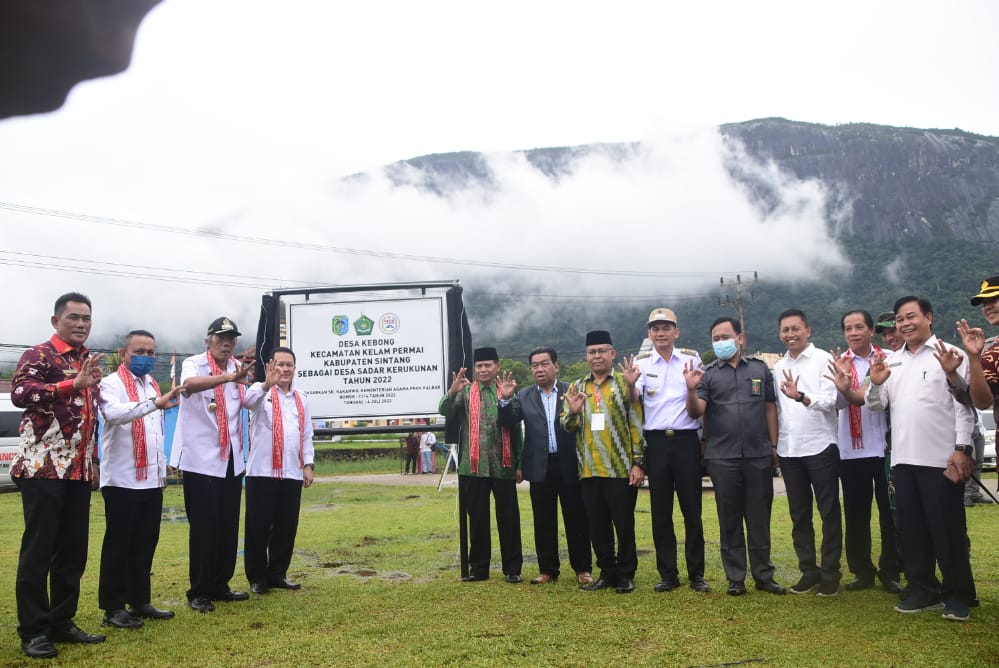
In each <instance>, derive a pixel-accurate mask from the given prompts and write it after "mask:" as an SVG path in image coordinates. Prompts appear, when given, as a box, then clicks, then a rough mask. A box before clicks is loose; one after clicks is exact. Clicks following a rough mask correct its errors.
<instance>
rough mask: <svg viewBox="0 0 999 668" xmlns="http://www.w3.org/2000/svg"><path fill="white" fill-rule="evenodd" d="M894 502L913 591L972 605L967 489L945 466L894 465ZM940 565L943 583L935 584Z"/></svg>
mask: <svg viewBox="0 0 999 668" xmlns="http://www.w3.org/2000/svg"><path fill="white" fill-rule="evenodd" d="M894 479H895V499H896V503H897V505H898V521H899V540H900V545H901V548H902V555H903V558H904V562H903V563H904V564H905V577H906V579H907V580H908V582H909V587H911V588H918V589H922V590H924V591H925V592H929V593H930V594H932V595H935V594H937V593H939V594H940V597H941V598H942V599H943V600H944V601H945V602H947V601H950V600H959V601H962V602H963V603H965V604H969V603H971V601H972V599H974V597H975V593H974V591H975V583H974V579H973V578H972V575H971V561H970V558H969V554H968V532H967V524H966V521H965V514H964V485H963V484H955V483H952V482H951V481H949V480H947V478H945V477H944V476H943V469H942V468H934V467H930V466H912V465H908V464H896V465H895V468H894ZM937 566H939V567H940V574H941V575H942V576H943V582H942V583H941V582H940V581H939V580H937V576H936V567H937Z"/></svg>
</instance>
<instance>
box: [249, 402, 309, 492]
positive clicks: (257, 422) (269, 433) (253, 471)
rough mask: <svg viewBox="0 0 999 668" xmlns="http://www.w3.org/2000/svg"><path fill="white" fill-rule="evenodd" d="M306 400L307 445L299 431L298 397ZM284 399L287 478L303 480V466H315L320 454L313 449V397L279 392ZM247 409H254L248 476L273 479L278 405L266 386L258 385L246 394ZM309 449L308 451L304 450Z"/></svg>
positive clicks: (283, 463)
mask: <svg viewBox="0 0 999 668" xmlns="http://www.w3.org/2000/svg"><path fill="white" fill-rule="evenodd" d="M296 392H297V393H298V395H299V396H300V397H302V408H304V409H305V440H304V443H303V441H302V439H301V437H300V432H299V430H298V420H299V417H298V402H296V401H295V393H296ZM278 397H279V398H280V399H281V424H282V428H283V429H284V448H283V450H282V460H281V461H282V467H283V469H282V471H281V476H282V477H283V478H287V479H291V480H302V465H304V464H312V463H313V462H314V461H315V458H316V450H315V447H314V446H313V445H312V414H311V413H310V411H309V397H308V395H307V394H305V393H304V392H299V391H298V390H295V389H292V391H291V392H282V391H281V388H278ZM246 407H247V408H249V409H250V411H251V414H250V458H249V459H248V460H247V462H246V475H248V476H250V477H254V478H273V477H275V476H274V461H273V458H272V453H273V448H274V405H273V403H272V402H271V392H270V390H267V391H266V392H265V391H264V389H263V384H262V383H254V384H253V385H251V386H250V387H249V389H247V390H246ZM303 445H304V446H305V447H304V449H303V448H302V446H303ZM299 450H301V451H302V463H301V464H299V461H298V453H299Z"/></svg>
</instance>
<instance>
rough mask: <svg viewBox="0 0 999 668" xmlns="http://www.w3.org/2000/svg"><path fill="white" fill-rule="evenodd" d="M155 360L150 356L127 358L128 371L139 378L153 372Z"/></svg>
mask: <svg viewBox="0 0 999 668" xmlns="http://www.w3.org/2000/svg"><path fill="white" fill-rule="evenodd" d="M155 363H156V358H155V357H153V356H152V355H132V356H131V357H129V358H128V370H129V371H131V372H132V373H134V374H135V375H136V376H138V377H139V378H141V377H143V376H145V375H146V374H147V373H149V372H150V371H152V370H153V364H155Z"/></svg>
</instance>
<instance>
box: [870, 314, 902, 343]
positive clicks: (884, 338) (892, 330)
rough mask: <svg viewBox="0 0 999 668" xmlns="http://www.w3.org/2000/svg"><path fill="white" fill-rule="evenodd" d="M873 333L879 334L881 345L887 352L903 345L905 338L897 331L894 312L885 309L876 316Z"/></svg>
mask: <svg viewBox="0 0 999 668" xmlns="http://www.w3.org/2000/svg"><path fill="white" fill-rule="evenodd" d="M874 333H875V334H880V335H881V345H883V346H884V347H885V348H887V349H888V351H889V352H891V351H895V350H898V349H899V348H901V347H902V346H904V345H905V339H903V338H902V335H901V334H899V333H898V328H897V327H896V326H895V314H894V313H892V312H891V311H885V312H884V313H882V314H881V315H879V316H878V322H877V324H875V325H874Z"/></svg>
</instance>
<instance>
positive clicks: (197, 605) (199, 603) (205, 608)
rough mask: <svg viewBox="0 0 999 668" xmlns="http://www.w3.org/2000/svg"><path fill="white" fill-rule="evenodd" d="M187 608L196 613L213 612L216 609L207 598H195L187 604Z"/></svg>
mask: <svg viewBox="0 0 999 668" xmlns="http://www.w3.org/2000/svg"><path fill="white" fill-rule="evenodd" d="M187 606H188V607H189V608H191V610H194V611H195V612H211V611H212V610H214V609H215V604H213V603H212V602H211V601H210V600H209V599H208V598H207V597H206V596H195V597H194V598H192V599H191V600H190V601H188V602H187Z"/></svg>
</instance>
